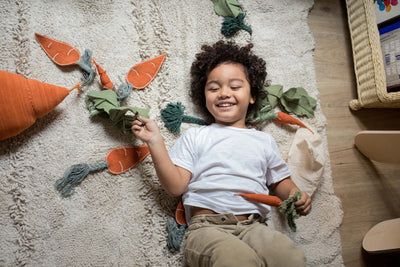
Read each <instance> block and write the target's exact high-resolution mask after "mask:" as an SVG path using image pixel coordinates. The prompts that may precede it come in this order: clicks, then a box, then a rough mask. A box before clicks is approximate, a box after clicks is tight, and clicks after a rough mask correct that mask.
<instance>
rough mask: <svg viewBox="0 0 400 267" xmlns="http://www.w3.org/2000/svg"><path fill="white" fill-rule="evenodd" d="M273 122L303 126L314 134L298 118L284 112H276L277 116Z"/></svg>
mask: <svg viewBox="0 0 400 267" xmlns="http://www.w3.org/2000/svg"><path fill="white" fill-rule="evenodd" d="M274 122H277V123H287V124H293V125H298V126H300V127H304V128H306V129H308V130H309V131H310V132H311V133H312V134H314V132H313V131H311V129H310V128H308V127H307V126H306V125H305V124H304V123H302V122H301V121H299V120H298V119H296V118H294V117H292V116H290V115H289V114H286V113H285V112H278V116H277V117H276V119H275V120H274Z"/></svg>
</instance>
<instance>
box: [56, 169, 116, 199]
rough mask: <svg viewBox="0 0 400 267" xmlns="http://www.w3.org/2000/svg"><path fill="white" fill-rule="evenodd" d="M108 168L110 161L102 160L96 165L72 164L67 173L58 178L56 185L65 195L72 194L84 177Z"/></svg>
mask: <svg viewBox="0 0 400 267" xmlns="http://www.w3.org/2000/svg"><path fill="white" fill-rule="evenodd" d="M105 168H108V162H106V161H104V162H100V163H96V164H94V165H91V166H90V165H88V164H86V163H81V164H75V165H72V166H71V167H70V168H69V169H68V170H67V171H66V172H65V173H64V176H63V178H61V179H58V180H57V181H56V183H55V186H56V188H57V190H58V191H60V193H61V195H62V196H63V197H67V196H70V195H71V194H72V193H73V192H74V187H75V185H77V184H79V183H80V182H82V180H83V179H85V177H86V176H87V175H88V174H89V173H90V172H94V171H98V170H102V169H105Z"/></svg>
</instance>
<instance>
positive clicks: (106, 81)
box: [92, 58, 114, 90]
mask: <svg viewBox="0 0 400 267" xmlns="http://www.w3.org/2000/svg"><path fill="white" fill-rule="evenodd" d="M92 61H93V64H94V65H96V68H97V72H98V73H99V76H100V81H101V84H102V85H103V88H104V89H111V90H113V89H114V84H113V83H112V82H111V80H110V77H108V75H107V72H106V71H105V70H103V68H102V67H100V65H99V64H97V63H96V61H95V60H94V58H92Z"/></svg>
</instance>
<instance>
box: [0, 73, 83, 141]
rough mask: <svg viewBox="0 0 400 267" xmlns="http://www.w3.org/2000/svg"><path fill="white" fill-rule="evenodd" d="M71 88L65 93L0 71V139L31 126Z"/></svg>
mask: <svg viewBox="0 0 400 267" xmlns="http://www.w3.org/2000/svg"><path fill="white" fill-rule="evenodd" d="M74 88H76V87H73V88H72V89H70V90H69V89H67V88H64V87H60V86H56V85H52V84H48V83H42V82H39V81H37V80H33V79H25V77H23V76H21V75H18V74H15V73H11V72H6V71H0V114H1V116H0V140H4V139H7V138H9V137H12V136H15V135H17V134H19V133H21V132H22V131H23V130H25V129H27V128H28V127H30V126H31V125H33V124H34V123H35V121H36V119H38V118H41V117H43V116H44V115H46V114H47V113H49V112H50V111H51V110H53V109H54V108H55V107H56V106H57V105H58V104H59V103H61V102H62V101H63V100H64V98H65V97H66V96H67V95H68V94H69V93H70V91H71V90H73V89H74ZM78 89H79V86H78Z"/></svg>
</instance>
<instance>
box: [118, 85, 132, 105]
mask: <svg viewBox="0 0 400 267" xmlns="http://www.w3.org/2000/svg"><path fill="white" fill-rule="evenodd" d="M132 90H133V85H132V84H131V83H122V84H120V85H119V86H118V89H117V90H114V91H115V93H116V94H117V100H118V101H122V100H124V99H125V98H127V97H128V96H129V95H130V93H131V92H132Z"/></svg>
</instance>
